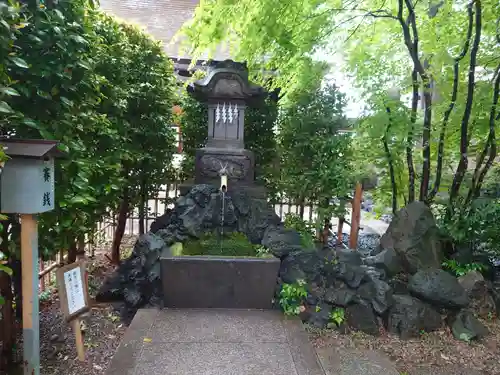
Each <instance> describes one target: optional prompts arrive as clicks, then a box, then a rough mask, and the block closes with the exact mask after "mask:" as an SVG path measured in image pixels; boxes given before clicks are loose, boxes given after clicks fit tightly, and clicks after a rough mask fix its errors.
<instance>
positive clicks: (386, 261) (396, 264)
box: [364, 249, 403, 277]
mask: <svg viewBox="0 0 500 375" xmlns="http://www.w3.org/2000/svg"><path fill="white" fill-rule="evenodd" d="M364 263H365V264H367V265H369V266H373V267H377V268H380V269H382V270H384V271H385V273H386V275H387V276H389V277H392V276H395V275H397V274H398V273H400V272H401V271H403V266H402V264H401V258H400V256H399V254H398V253H397V252H396V250H394V249H384V250H382V251H381V252H380V253H378V254H377V255H374V256H370V257H367V258H365V259H364Z"/></svg>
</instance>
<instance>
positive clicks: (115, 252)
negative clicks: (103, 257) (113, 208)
mask: <svg viewBox="0 0 500 375" xmlns="http://www.w3.org/2000/svg"><path fill="white" fill-rule="evenodd" d="M128 211H129V197H128V189H127V188H125V189H124V191H123V198H122V201H121V203H120V209H119V210H118V219H117V224H116V229H115V235H114V237H113V244H112V245H111V262H112V263H113V264H119V263H120V245H121V243H122V239H123V235H124V234H125V225H126V224H127V216H128Z"/></svg>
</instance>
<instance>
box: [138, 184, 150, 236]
mask: <svg viewBox="0 0 500 375" xmlns="http://www.w3.org/2000/svg"><path fill="white" fill-rule="evenodd" d="M140 190H141V191H140V198H139V234H144V233H145V232H146V231H145V223H146V212H147V211H146V205H147V203H148V192H147V177H146V176H145V175H143V176H142V177H141V187H140Z"/></svg>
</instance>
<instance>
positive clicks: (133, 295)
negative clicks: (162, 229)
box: [96, 233, 167, 307]
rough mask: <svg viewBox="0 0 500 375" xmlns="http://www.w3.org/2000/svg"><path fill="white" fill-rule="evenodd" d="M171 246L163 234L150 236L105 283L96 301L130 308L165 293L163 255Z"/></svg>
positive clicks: (139, 240)
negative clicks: (161, 285)
mask: <svg viewBox="0 0 500 375" xmlns="http://www.w3.org/2000/svg"><path fill="white" fill-rule="evenodd" d="M166 249H167V245H166V244H165V242H164V241H163V240H162V238H161V237H160V236H159V235H156V234H153V233H146V234H143V235H142V236H140V237H139V238H138V239H137V242H136V243H135V246H134V250H133V251H132V255H131V256H130V257H129V258H127V259H125V260H124V261H123V262H122V264H121V265H120V267H119V268H118V269H117V270H116V271H115V272H114V273H113V274H112V275H111V276H110V277H109V278H108V279H106V281H105V282H104V283H103V285H102V286H101V288H100V289H99V291H98V293H97V295H96V300H97V301H99V302H108V301H118V300H124V301H125V303H126V304H127V305H128V306H130V307H140V306H142V305H144V304H145V303H147V302H148V301H149V300H150V298H151V297H152V295H153V294H154V293H161V288H158V285H159V284H160V268H159V265H160V262H159V259H160V255H161V253H162V252H163V251H165V250H166Z"/></svg>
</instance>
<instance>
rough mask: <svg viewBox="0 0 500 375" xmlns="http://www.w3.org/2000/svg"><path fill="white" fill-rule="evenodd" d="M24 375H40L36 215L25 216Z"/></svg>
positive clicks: (23, 246) (23, 262) (22, 245)
mask: <svg viewBox="0 0 500 375" xmlns="http://www.w3.org/2000/svg"><path fill="white" fill-rule="evenodd" d="M21 267H22V272H21V273H22V290H23V364H24V375H39V374H40V326H39V325H40V320H39V305H38V304H39V301H38V229H37V220H36V217H35V216H34V215H30V214H22V215H21Z"/></svg>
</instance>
